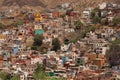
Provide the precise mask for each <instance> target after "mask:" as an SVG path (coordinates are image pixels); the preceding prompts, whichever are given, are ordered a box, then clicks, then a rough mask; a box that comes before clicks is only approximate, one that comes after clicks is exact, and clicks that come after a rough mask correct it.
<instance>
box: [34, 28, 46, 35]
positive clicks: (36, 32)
mask: <svg viewBox="0 0 120 80" xmlns="http://www.w3.org/2000/svg"><path fill="white" fill-rule="evenodd" d="M43 33H44V30H43V29H38V30H35V35H41V34H43Z"/></svg>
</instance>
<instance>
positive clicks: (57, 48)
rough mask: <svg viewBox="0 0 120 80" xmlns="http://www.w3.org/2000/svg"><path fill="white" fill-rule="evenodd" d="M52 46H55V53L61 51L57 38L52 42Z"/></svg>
mask: <svg viewBox="0 0 120 80" xmlns="http://www.w3.org/2000/svg"><path fill="white" fill-rule="evenodd" d="M52 46H53V48H52V50H54V51H57V50H59V49H60V46H61V45H60V41H59V39H58V38H55V39H53V40H52Z"/></svg>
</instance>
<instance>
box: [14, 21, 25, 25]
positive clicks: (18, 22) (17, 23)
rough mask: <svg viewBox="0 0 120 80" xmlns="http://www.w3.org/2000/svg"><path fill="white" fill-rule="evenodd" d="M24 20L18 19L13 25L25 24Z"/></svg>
mask: <svg viewBox="0 0 120 80" xmlns="http://www.w3.org/2000/svg"><path fill="white" fill-rule="evenodd" d="M23 24H24V21H23V20H17V21H16V22H14V23H13V24H12V25H14V26H17V25H23Z"/></svg>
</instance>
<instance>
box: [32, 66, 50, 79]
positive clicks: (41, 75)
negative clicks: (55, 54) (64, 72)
mask: <svg viewBox="0 0 120 80" xmlns="http://www.w3.org/2000/svg"><path fill="white" fill-rule="evenodd" d="M33 78H35V80H47V79H49V75H48V74H47V73H45V66H44V65H42V64H37V68H36V69H35V72H34V74H33Z"/></svg>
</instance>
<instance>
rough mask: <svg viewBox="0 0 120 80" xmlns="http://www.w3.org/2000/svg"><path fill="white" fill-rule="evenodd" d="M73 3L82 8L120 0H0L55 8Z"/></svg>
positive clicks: (9, 3) (21, 5)
mask: <svg viewBox="0 0 120 80" xmlns="http://www.w3.org/2000/svg"><path fill="white" fill-rule="evenodd" d="M66 2H69V3H72V4H74V5H75V7H76V9H82V8H85V7H88V6H91V7H94V6H97V5H98V4H99V3H102V2H119V3H120V0H0V6H1V7H3V6H7V7H10V6H19V7H23V6H31V7H36V6H37V7H38V6H39V7H40V8H43V9H44V8H53V7H55V6H56V5H58V4H62V3H66Z"/></svg>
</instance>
